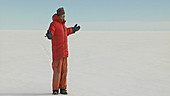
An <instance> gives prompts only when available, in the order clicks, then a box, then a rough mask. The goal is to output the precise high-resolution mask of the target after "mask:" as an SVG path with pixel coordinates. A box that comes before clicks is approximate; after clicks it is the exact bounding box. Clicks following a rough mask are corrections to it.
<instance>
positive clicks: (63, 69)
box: [60, 58, 67, 89]
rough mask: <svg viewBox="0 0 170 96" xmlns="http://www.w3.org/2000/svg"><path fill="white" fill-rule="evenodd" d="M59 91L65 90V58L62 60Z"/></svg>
mask: <svg viewBox="0 0 170 96" xmlns="http://www.w3.org/2000/svg"><path fill="white" fill-rule="evenodd" d="M61 69H62V70H61V81H60V89H67V58H63V62H62V67H61Z"/></svg>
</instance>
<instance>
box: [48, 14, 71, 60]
mask: <svg viewBox="0 0 170 96" xmlns="http://www.w3.org/2000/svg"><path fill="white" fill-rule="evenodd" d="M65 22H66V21H63V20H61V19H60V18H59V17H58V15H57V14H54V15H53V22H52V23H51V24H50V27H49V31H50V32H51V33H52V34H53V38H52V54H53V60H59V59H61V58H64V57H68V42H67V36H69V35H70V34H72V33H73V29H72V28H67V27H66V26H65Z"/></svg>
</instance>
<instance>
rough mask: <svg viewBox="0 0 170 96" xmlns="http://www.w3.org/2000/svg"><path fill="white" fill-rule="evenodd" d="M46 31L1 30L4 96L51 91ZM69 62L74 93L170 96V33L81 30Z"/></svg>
mask: <svg viewBox="0 0 170 96" xmlns="http://www.w3.org/2000/svg"><path fill="white" fill-rule="evenodd" d="M45 33H46V31H34V30H29V31H25V30H23V31H22V30H20V31H19V30H18V31H17V30H15V31H10V30H6V31H5V30H1V31H0V96H25V95H26V96H50V95H51V92H52V91H51V87H52V86H51V80H52V68H51V67H52V66H51V62H52V61H51V42H50V41H49V40H47V39H46V38H45V37H44V35H45ZM68 60H69V66H68V69H69V73H68V92H69V96H170V31H162V32H161V31H105V32H104V31H80V32H77V33H76V34H73V35H72V36H70V37H69V58H68ZM60 96H61V95H60Z"/></svg>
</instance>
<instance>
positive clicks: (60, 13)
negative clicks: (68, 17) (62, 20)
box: [57, 8, 65, 16]
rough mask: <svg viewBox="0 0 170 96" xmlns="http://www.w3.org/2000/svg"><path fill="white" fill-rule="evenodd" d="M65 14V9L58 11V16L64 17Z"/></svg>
mask: <svg viewBox="0 0 170 96" xmlns="http://www.w3.org/2000/svg"><path fill="white" fill-rule="evenodd" d="M63 14H65V11H64V8H59V9H57V15H58V16H60V15H63Z"/></svg>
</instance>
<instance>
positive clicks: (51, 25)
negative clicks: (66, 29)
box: [49, 22, 56, 36]
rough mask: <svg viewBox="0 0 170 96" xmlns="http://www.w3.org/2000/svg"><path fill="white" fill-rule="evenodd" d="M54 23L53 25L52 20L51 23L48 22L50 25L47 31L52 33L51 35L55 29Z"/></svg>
mask: <svg viewBox="0 0 170 96" xmlns="http://www.w3.org/2000/svg"><path fill="white" fill-rule="evenodd" d="M54 25H55V24H54V22H52V23H51V24H50V27H49V31H50V32H51V33H52V34H53V36H54V32H55V30H56V28H55V26H54Z"/></svg>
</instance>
